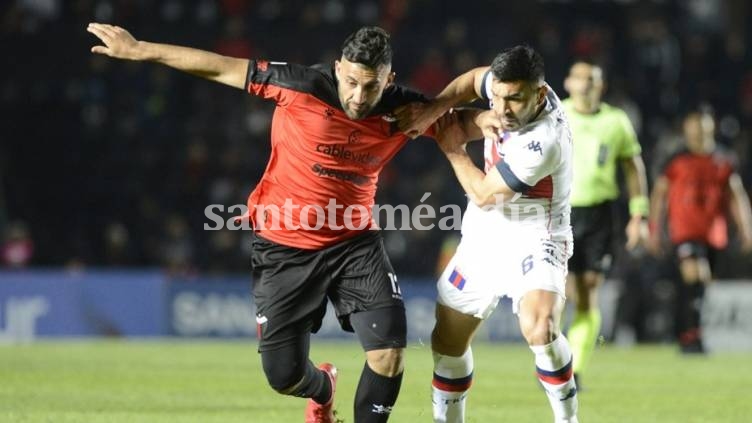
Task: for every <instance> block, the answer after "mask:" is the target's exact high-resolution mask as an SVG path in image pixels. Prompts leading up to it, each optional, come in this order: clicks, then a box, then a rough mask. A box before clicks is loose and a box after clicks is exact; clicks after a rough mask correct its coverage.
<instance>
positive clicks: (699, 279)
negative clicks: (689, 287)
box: [676, 242, 711, 284]
mask: <svg viewBox="0 0 752 423" xmlns="http://www.w3.org/2000/svg"><path fill="white" fill-rule="evenodd" d="M676 256H677V259H678V261H679V272H680V273H681V276H682V279H683V280H684V282H686V283H690V284H692V283H708V282H710V280H711V273H710V261H709V260H708V247H707V246H706V245H703V244H700V243H696V242H685V243H682V244H679V245H678V246H677V248H676Z"/></svg>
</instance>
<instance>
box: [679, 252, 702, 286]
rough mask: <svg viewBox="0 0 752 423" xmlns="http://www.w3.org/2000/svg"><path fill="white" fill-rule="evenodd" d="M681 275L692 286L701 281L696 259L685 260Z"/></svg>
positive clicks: (681, 267)
mask: <svg viewBox="0 0 752 423" xmlns="http://www.w3.org/2000/svg"><path fill="white" fill-rule="evenodd" d="M680 269H681V275H682V279H683V280H684V282H686V283H689V284H692V283H697V282H698V281H699V280H700V269H699V265H698V263H697V260H695V259H691V258H688V259H684V260H682V262H681V266H680Z"/></svg>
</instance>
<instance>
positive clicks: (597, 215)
mask: <svg viewBox="0 0 752 423" xmlns="http://www.w3.org/2000/svg"><path fill="white" fill-rule="evenodd" d="M571 223H572V232H573V234H574V254H573V255H572V257H571V258H570V259H569V272H570V273H582V272H585V271H588V270H590V271H595V272H599V273H606V272H608V270H609V269H610V268H611V262H612V260H613V255H612V246H611V242H612V232H613V217H612V202H611V201H607V202H605V203H601V204H597V205H594V206H588V207H572V215H571Z"/></svg>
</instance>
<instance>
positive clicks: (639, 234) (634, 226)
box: [624, 216, 650, 251]
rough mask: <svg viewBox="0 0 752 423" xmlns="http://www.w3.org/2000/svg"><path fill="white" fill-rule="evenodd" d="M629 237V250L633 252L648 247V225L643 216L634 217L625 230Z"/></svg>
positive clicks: (627, 245)
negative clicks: (640, 247) (638, 248)
mask: <svg viewBox="0 0 752 423" xmlns="http://www.w3.org/2000/svg"><path fill="white" fill-rule="evenodd" d="M624 232H625V234H626V235H627V244H626V247H627V250H629V251H631V250H634V249H635V248H637V247H638V246H647V245H648V243H649V238H650V230H649V229H648V223H647V222H646V221H645V219H643V218H642V217H641V216H635V217H632V218H631V219H630V220H629V223H627V227H626V228H625V229H624Z"/></svg>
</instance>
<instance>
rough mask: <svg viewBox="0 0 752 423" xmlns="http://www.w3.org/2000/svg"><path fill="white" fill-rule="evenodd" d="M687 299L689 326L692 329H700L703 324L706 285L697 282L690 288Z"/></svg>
mask: <svg viewBox="0 0 752 423" xmlns="http://www.w3.org/2000/svg"><path fill="white" fill-rule="evenodd" d="M687 291H688V292H687V294H688V295H687V297H688V298H689V322H688V323H689V326H690V328H691V329H696V330H699V329H700V324H701V322H702V300H703V298H704V297H705V284H703V283H702V282H697V283H694V284H692V285H689V286H688V290H687Z"/></svg>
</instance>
